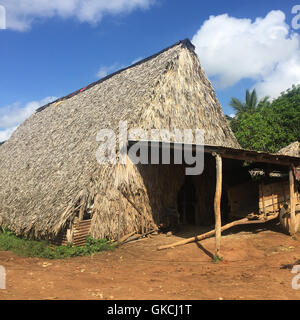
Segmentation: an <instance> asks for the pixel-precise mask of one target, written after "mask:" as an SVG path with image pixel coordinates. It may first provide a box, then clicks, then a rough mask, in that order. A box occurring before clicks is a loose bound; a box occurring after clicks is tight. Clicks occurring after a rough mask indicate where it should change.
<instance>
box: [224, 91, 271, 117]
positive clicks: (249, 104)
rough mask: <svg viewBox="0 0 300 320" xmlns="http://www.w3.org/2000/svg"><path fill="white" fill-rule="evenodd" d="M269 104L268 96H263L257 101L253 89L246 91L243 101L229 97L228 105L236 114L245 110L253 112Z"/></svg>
mask: <svg viewBox="0 0 300 320" xmlns="http://www.w3.org/2000/svg"><path fill="white" fill-rule="evenodd" d="M268 104H269V97H264V98H262V99H261V100H260V101H258V98H257V94H256V91H255V89H254V90H253V91H252V92H250V91H249V90H247V91H246V99H245V102H241V101H240V100H239V99H237V98H231V101H230V106H231V107H232V108H233V109H234V110H235V111H236V113H237V114H243V113H245V112H248V113H253V112H255V111H257V109H260V108H262V107H264V106H266V105H268Z"/></svg>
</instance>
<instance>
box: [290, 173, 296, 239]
mask: <svg viewBox="0 0 300 320" xmlns="http://www.w3.org/2000/svg"><path fill="white" fill-rule="evenodd" d="M289 181H290V213H291V216H290V217H291V219H290V230H289V231H290V235H294V234H295V233H296V214H295V211H296V210H295V205H296V204H295V179H294V172H293V167H290V172H289Z"/></svg>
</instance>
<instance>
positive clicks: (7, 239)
mask: <svg viewBox="0 0 300 320" xmlns="http://www.w3.org/2000/svg"><path fill="white" fill-rule="evenodd" d="M1 231H2V232H1ZM115 247H116V245H115V244H113V243H111V242H110V241H107V240H106V239H101V240H96V239H93V238H92V237H90V236H87V237H86V244H85V245H84V246H80V247H77V246H72V245H71V244H69V245H67V246H54V245H52V244H50V243H49V242H48V241H45V240H41V241H37V240H32V239H25V238H21V237H17V236H16V235H15V234H14V233H13V232H11V231H9V230H8V229H2V230H1V228H0V251H11V252H13V253H16V254H17V255H19V256H22V257H37V258H44V259H64V258H71V257H78V256H88V255H91V254H93V253H97V252H100V251H107V250H113V249H114V248H115Z"/></svg>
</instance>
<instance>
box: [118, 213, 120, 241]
mask: <svg viewBox="0 0 300 320" xmlns="http://www.w3.org/2000/svg"><path fill="white" fill-rule="evenodd" d="M117 215H118V244H120V212H118V213H117Z"/></svg>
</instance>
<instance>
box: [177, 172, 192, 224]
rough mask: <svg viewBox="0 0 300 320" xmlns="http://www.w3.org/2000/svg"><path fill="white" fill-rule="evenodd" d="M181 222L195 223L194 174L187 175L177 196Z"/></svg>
mask: <svg viewBox="0 0 300 320" xmlns="http://www.w3.org/2000/svg"><path fill="white" fill-rule="evenodd" d="M177 203H178V211H179V214H180V223H182V224H195V212H196V210H195V206H196V189H195V186H194V182H193V179H192V176H185V179H184V184H183V185H182V187H181V188H180V191H179V193H178V198H177Z"/></svg>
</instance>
